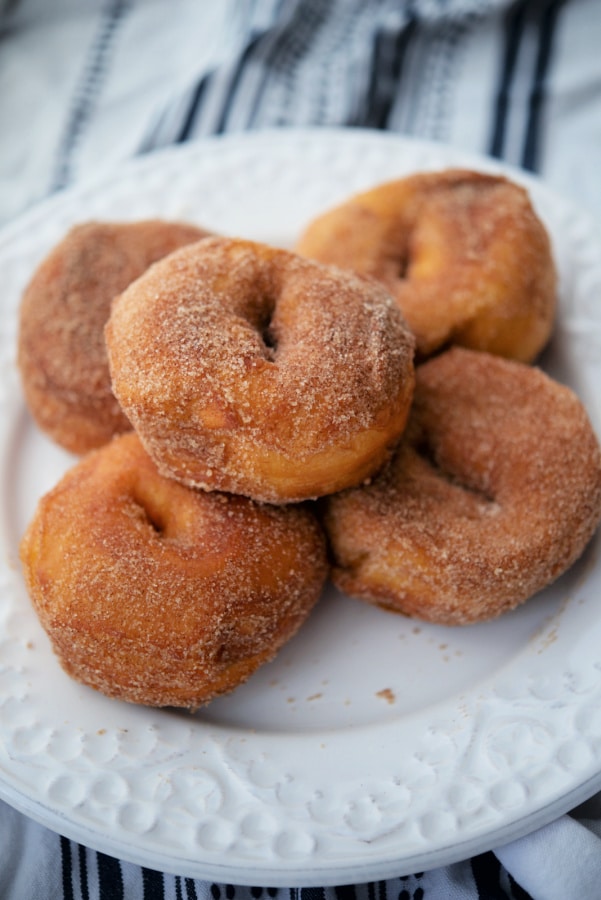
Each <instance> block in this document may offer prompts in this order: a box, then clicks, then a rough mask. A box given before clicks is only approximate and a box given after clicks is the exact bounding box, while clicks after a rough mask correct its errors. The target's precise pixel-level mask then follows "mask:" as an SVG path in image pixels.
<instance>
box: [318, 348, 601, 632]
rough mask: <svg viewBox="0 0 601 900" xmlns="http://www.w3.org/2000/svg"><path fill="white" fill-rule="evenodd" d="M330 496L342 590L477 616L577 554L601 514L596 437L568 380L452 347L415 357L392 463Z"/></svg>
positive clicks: (506, 605) (441, 618) (505, 604)
mask: <svg viewBox="0 0 601 900" xmlns="http://www.w3.org/2000/svg"><path fill="white" fill-rule="evenodd" d="M325 502H326V508H325V511H324V524H325V527H326V533H327V534H328V536H329V540H330V543H331V554H332V560H333V563H332V564H333V580H334V582H335V583H336V584H337V585H338V586H339V587H340V588H341V589H342V590H343V591H345V592H346V593H348V594H350V595H353V596H355V597H359V598H362V599H364V600H367V601H369V602H372V603H375V604H377V605H380V606H383V607H386V608H389V609H391V610H395V611H398V612H402V613H405V614H406V615H408V616H413V617H417V618H421V619H425V620H429V621H432V622H438V623H445V624H463V623H469V622H475V621H479V620H484V619H489V618H493V617H494V616H497V615H499V614H500V613H503V612H504V611H506V610H509V609H511V608H512V607H515V606H516V605H517V604H519V603H521V602H522V601H524V600H526V599H527V598H528V597H530V596H531V595H532V594H534V593H535V592H537V591H538V590H540V589H542V588H543V587H545V586H546V585H547V584H549V583H551V582H552V581H553V580H554V579H555V578H557V577H558V576H559V575H560V574H561V573H562V572H564V571H565V570H566V569H567V568H568V567H569V566H570V565H571V564H572V563H573V562H574V561H575V560H576V559H577V558H578V557H579V556H580V555H581V553H582V552H583V550H584V548H585V546H586V544H587V542H588V541H589V539H590V538H591V536H592V534H593V532H594V530H595V528H596V527H597V524H598V522H599V520H600V517H601V457H600V452H599V445H598V442H597V438H596V437H595V434H594V433H593V429H592V426H591V424H590V422H589V419H588V417H587V414H586V412H585V410H584V408H583V406H582V404H581V402H580V401H579V400H578V398H577V397H576V396H575V394H574V393H573V392H572V391H571V390H570V389H569V388H567V387H565V386H563V385H560V384H558V383H557V382H555V381H553V380H552V379H551V378H549V377H548V376H547V375H545V374H544V373H543V372H541V371H540V370H539V369H537V368H534V367H531V366H528V365H525V364H523V363H517V362H514V361H510V360H505V359H502V358H500V357H495V356H491V355H489V354H486V353H481V352H477V351H471V350H465V349H462V348H452V349H450V350H448V351H446V352H445V353H443V354H441V355H440V356H438V357H435V358H433V359H431V360H429V361H428V362H426V363H424V364H423V365H421V366H418V368H417V384H416V390H415V400H414V405H413V409H412V413H411V416H410V419H409V423H408V425H407V429H406V431H405V435H404V436H403V438H402V440H401V442H400V444H399V447H398V450H397V453H396V455H395V457H394V458H393V460H392V461H391V463H390V465H389V466H388V467H387V468H386V469H385V470H384V471H383V472H382V473H381V474H380V475H379V476H378V477H377V478H376V479H374V480H373V482H372V483H371V484H370V485H369V486H365V487H361V488H357V489H354V490H350V491H346V492H344V493H343V494H340V495H338V496H335V497H332V498H328V499H327V501H325Z"/></svg>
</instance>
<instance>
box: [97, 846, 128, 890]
mask: <svg viewBox="0 0 601 900" xmlns="http://www.w3.org/2000/svg"><path fill="white" fill-rule="evenodd" d="M96 861H97V865H98V897H99V900H124V897H125V895H124V893H123V875H122V873H121V863H120V862H119V860H118V859H113V857H112V856H106V855H105V854H104V853H97V854H96Z"/></svg>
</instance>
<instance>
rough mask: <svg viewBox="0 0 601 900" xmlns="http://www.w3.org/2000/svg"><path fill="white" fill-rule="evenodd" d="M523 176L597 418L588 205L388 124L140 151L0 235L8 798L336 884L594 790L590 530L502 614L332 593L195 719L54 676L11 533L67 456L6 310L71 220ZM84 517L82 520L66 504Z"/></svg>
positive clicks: (216, 225)
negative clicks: (386, 184)
mask: <svg viewBox="0 0 601 900" xmlns="http://www.w3.org/2000/svg"><path fill="white" fill-rule="evenodd" d="M448 165H465V166H470V167H473V168H480V169H485V170H488V171H501V172H506V173H508V174H509V175H510V176H511V177H514V178H516V179H517V180H521V181H522V182H524V183H525V184H526V186H527V187H528V188H529V189H530V191H531V196H532V199H533V201H534V204H535V206H536V207H537V209H538V211H539V213H540V215H541V216H542V217H543V219H544V221H545V222H546V224H547V226H548V228H549V231H550V233H551V236H552V240H553V246H554V250H555V254H556V258H557V263H558V266H559V270H560V282H561V284H560V289H561V298H560V315H559V323H558V327H557V332H556V335H555V338H554V339H553V342H552V344H551V346H550V347H549V349H548V351H547V352H546V354H545V358H544V360H543V364H544V366H545V368H546V369H547V370H548V371H549V372H550V373H551V374H552V375H554V376H555V377H556V378H558V379H559V380H561V381H564V382H567V383H569V384H570V385H571V386H572V387H573V388H574V389H575V390H576V391H577V393H578V394H579V395H580V397H581V398H582V400H583V402H584V403H585V405H586V406H587V408H588V410H589V413H590V416H591V419H592V421H593V424H594V426H595V428H596V429H597V431H598V432H601V401H600V399H599V396H598V393H597V391H596V384H598V383H599V382H598V379H599V377H600V375H601V364H600V362H599V360H601V305H600V304H599V303H598V298H599V296H601V249H600V248H601V242H600V241H599V237H598V235H597V234H596V233H595V230H594V227H593V225H592V224H591V222H589V220H588V219H587V218H585V217H584V216H583V215H582V214H581V213H580V212H579V211H578V210H574V209H573V208H572V207H571V206H570V205H568V204H566V203H565V202H564V201H563V200H561V199H559V198H557V197H556V196H555V195H553V194H552V193H550V192H549V191H548V190H547V189H546V188H545V187H544V186H543V185H541V184H540V183H538V182H537V181H535V180H533V179H530V178H526V177H525V176H523V175H520V174H519V173H517V172H515V171H513V170H509V169H506V168H504V167H501V166H499V165H497V164H494V163H492V162H491V161H490V160H484V159H480V158H474V157H472V156H466V155H465V154H462V153H459V152H455V151H452V150H450V149H447V148H444V147H442V146H440V145H432V144H423V143H417V142H413V141H407V140H405V139H402V138H399V137H396V136H392V135H386V134H379V133H369V132H361V131H352V132H341V131H300V132H299V131H281V132H264V133H257V134H252V135H245V136H240V137H227V138H219V139H214V140H209V141H204V142H200V143H197V144H193V145H189V146H185V147H182V148H178V149H174V150H170V151H167V152H163V153H160V154H157V155H154V156H149V157H146V158H142V159H139V160H136V161H133V162H132V163H131V164H128V165H126V166H124V167H123V168H121V169H120V170H119V171H117V172H115V173H113V174H112V175H110V176H106V177H104V178H103V180H102V181H99V182H97V183H95V184H89V185H86V186H83V187H80V188H78V189H75V190H71V191H68V192H66V193H64V194H62V195H60V196H58V197H54V198H53V199H51V200H50V201H48V202H46V203H44V204H42V205H41V206H39V207H37V208H36V209H35V210H34V211H32V212H31V213H29V214H28V215H26V216H25V217H24V218H22V219H20V220H19V221H17V222H16V223H15V224H14V225H13V226H12V227H10V228H9V229H7V230H5V231H4V232H2V234H0V270H1V272H2V302H3V304H4V307H3V310H2V312H3V315H2V319H1V327H0V369H1V372H0V375H1V377H0V472H1V479H2V481H1V495H0V496H1V506H0V546H1V552H2V557H1V559H0V625H1V630H0V796H2V797H3V798H4V799H5V800H6V801H7V802H9V803H11V804H12V805H13V806H15V807H17V808H18V809H20V810H22V811H23V812H25V813H27V814H28V815H30V816H31V817H33V818H35V819H36V820H38V821H39V822H41V823H43V824H45V825H47V826H49V827H50V828H52V829H55V830H57V831H60V832H61V833H63V834H65V835H67V836H69V837H72V838H74V839H76V840H79V841H81V842H83V843H86V844H88V845H89V846H92V847H95V848H96V849H99V850H103V851H104V852H106V853H109V854H112V855H115V856H120V857H121V858H123V859H127V860H131V861H133V862H137V863H141V864H143V865H147V866H150V867H151V868H155V869H163V870H164V871H168V872H174V873H179V874H181V875H186V876H190V877H201V878H206V879H214V880H218V881H225V882H229V883H235V884H248V885H251V884H262V885H272V886H294V885H304V886H310V885H336V884H344V883H350V882H363V881H368V880H371V879H376V878H385V877H392V876H394V875H402V874H407V873H409V872H414V871H418V870H422V869H426V868H431V867H433V866H436V865H441V864H443V863H447V862H452V861H456V860H458V859H461V858H464V857H466V856H468V855H469V854H472V853H475V852H480V851H483V850H486V849H490V848H491V847H494V846H498V845H500V844H502V843H505V842H506V841H508V840H510V839H512V838H514V837H517V836H519V835H521V834H523V833H525V832H527V831H529V830H531V829H533V828H535V827H537V826H539V825H542V824H544V823H546V822H548V821H550V820H551V819H552V818H554V817H555V816H557V815H558V814H560V813H562V812H564V811H566V810H568V809H569V808H571V807H572V806H573V805H575V804H576V803H578V802H579V801H581V800H584V799H585V798H586V797H588V796H589V795H591V794H592V793H593V792H594V791H596V790H598V789H599V788H601V655H600V654H599V647H601V592H600V588H601V567H600V564H599V542H598V539H594V540H593V542H592V543H591V545H590V546H589V548H588V549H587V551H586V553H585V554H584V556H583V558H582V559H581V560H580V561H579V563H577V564H576V565H575V566H574V567H573V569H572V570H571V571H570V572H569V573H567V574H566V575H565V576H564V577H563V578H561V579H560V580H559V581H558V582H557V583H556V584H555V585H553V586H552V587H551V588H549V589H548V590H546V591H544V592H542V593H541V594H539V595H537V596H536V597H534V598H532V600H530V601H529V602H528V603H526V604H525V605H524V606H522V607H521V608H520V609H518V610H516V611H515V612H513V613H511V614H509V615H506V616H505V617H503V618H501V619H499V620H498V621H496V622H491V623H486V624H482V625H477V626H472V627H468V628H463V629H460V628H459V629H450V628H443V627H437V626H430V625H426V624H421V623H416V622H413V621H410V620H407V619H404V618H402V617H397V616H394V615H392V614H390V613H385V612H383V611H380V610H377V609H375V608H371V607H367V606H365V605H362V604H360V603H357V602H355V601H352V600H349V599H348V598H345V597H342V596H340V595H338V594H337V593H336V592H335V591H334V590H333V589H329V590H328V591H327V592H326V594H325V595H324V597H323V599H322V601H321V602H320V604H319V605H318V607H317V608H316V609H315V611H314V614H313V615H312V617H311V618H310V620H309V621H308V623H306V625H305V626H304V627H303V629H301V632H300V633H299V634H298V635H297V637H296V638H295V639H294V640H293V641H292V642H291V643H290V644H288V645H287V646H286V647H285V648H284V650H283V651H282V652H281V653H280V655H279V656H278V658H277V659H276V660H275V661H274V662H273V663H271V664H269V665H267V666H265V667H264V668H263V669H261V670H259V672H257V673H256V674H255V676H253V678H252V679H251V680H250V681H249V682H248V683H247V684H246V685H244V686H243V687H241V688H240V689H238V690H237V691H236V692H234V693H233V694H231V695H230V696H228V697H226V698H223V699H220V700H218V701H215V702H214V703H212V704H211V705H210V706H208V707H206V708H205V709H203V710H201V711H200V712H198V713H197V714H195V715H190V714H187V713H178V712H175V711H171V710H149V709H145V708H138V707H135V706H132V705H128V704H123V703H119V702H117V701H113V700H108V699H107V698H105V697H103V696H101V695H99V694H97V693H95V692H94V691H92V690H89V689H87V688H84V687H82V686H80V685H78V684H76V683H74V682H72V681H71V680H70V679H69V678H68V677H67V676H66V675H65V674H64V673H63V672H62V670H61V669H60V667H59V665H58V663H57V661H56V660H55V658H54V656H53V654H52V651H51V650H50V647H49V644H48V641H47V639H46V636H45V634H44V633H43V631H42V630H41V628H40V626H39V624H38V622H37V619H36V617H35V615H34V613H33V611H32V609H31V607H30V604H29V600H28V598H27V595H26V592H25V588H24V585H23V582H22V578H21V575H20V571H19V564H18V556H17V553H18V543H19V539H20V536H21V534H22V532H23V530H24V528H25V526H26V524H27V522H28V520H29V518H30V517H31V515H32V513H33V510H34V508H35V504H36V502H37V499H38V498H39V496H40V495H41V494H42V493H43V492H44V491H46V490H47V489H49V488H50V487H52V486H53V485H54V483H55V482H56V481H57V480H58V478H59V477H60V475H61V474H62V473H63V472H64V471H65V469H66V468H67V467H68V466H69V465H71V464H72V462H73V459H72V458H71V457H69V455H68V454H66V453H64V452H62V451H61V450H59V449H58V448H56V447H54V446H53V445H52V444H51V443H50V442H49V441H48V440H47V439H46V438H44V437H43V436H42V435H41V434H40V433H39V432H38V431H37V429H36V428H35V427H34V425H33V424H32V422H31V420H30V419H29V417H28V414H27V412H26V410H25V407H24V404H23V399H22V396H21V392H20V386H19V379H18V376H17V373H16V370H15V364H14V357H15V341H16V311H17V309H18V304H19V298H20V295H21V291H22V289H23V286H24V285H25V283H26V281H27V280H28V278H29V277H30V275H31V273H32V270H33V268H34V266H35V265H36V264H37V262H38V261H39V260H40V259H41V258H42V256H43V255H44V254H45V253H46V252H47V251H48V250H49V248H50V247H51V246H52V245H53V244H54V243H55V242H56V241H57V240H59V239H60V238H61V237H62V235H63V233H64V231H65V230H66V229H67V227H69V226H70V225H71V224H74V223H76V222H78V221H84V220H88V219H92V218H98V219H137V218H141V217H144V216H150V215H152V216H157V215H158V216H163V217H165V218H182V219H188V220H192V221H196V222H198V223H199V224H202V225H204V226H206V227H208V228H211V229H214V230H216V231H218V232H223V233H226V234H230V235H241V236H245V237H250V238H255V239H258V240H263V241H267V242H272V243H275V244H278V245H281V246H291V245H292V243H293V242H294V240H295V238H296V236H297V234H298V233H299V232H300V230H301V229H302V228H303V226H304V225H305V224H306V223H307V222H308V221H309V220H310V218H311V217H312V216H314V215H315V214H316V213H318V212H319V211H321V210H323V209H325V208H327V207H328V206H330V205H331V204H333V203H335V202H337V201H339V200H342V199H343V198H345V197H346V196H348V195H349V194H350V193H352V192H354V191H356V190H359V189H363V188H365V187H368V186H370V185H372V184H376V183H378V182H380V181H383V180H385V179H388V178H392V177H395V176H400V175H403V174H406V173H409V172H411V171H414V170H418V169H422V170H423V169H435V168H441V167H445V166H448ZM82 527H85V523H82Z"/></svg>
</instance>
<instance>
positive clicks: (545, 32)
mask: <svg viewBox="0 0 601 900" xmlns="http://www.w3.org/2000/svg"><path fill="white" fill-rule="evenodd" d="M563 4H564V0H551V2H550V3H548V4H547V7H546V9H545V10H544V12H543V16H542V20H541V22H540V26H539V28H540V34H539V45H538V56H537V59H536V68H535V71H534V81H533V84H532V90H531V92H530V98H529V107H528V125H527V127H526V137H525V140H524V150H523V155H522V165H523V167H524V168H525V169H529V170H530V171H531V172H536V171H538V169H539V165H540V160H539V143H540V132H541V124H542V121H541V120H542V115H543V108H544V102H545V97H546V79H547V73H548V71H549V65H550V62H551V57H552V53H553V38H554V35H555V30H556V26H557V20H558V16H559V11H560V9H561V7H562V6H563Z"/></svg>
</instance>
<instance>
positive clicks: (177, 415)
mask: <svg viewBox="0 0 601 900" xmlns="http://www.w3.org/2000/svg"><path fill="white" fill-rule="evenodd" d="M106 339H107V346H108V351H109V362H110V368H111V374H112V383H113V390H114V392H115V395H116V396H117V397H118V399H119V401H120V403H121V405H122V407H123V409H124V410H125V412H126V413H127V415H128V417H129V419H130V421H131V422H132V424H133V426H134V428H135V429H136V431H137V433H138V434H139V435H140V438H141V440H142V442H143V443H144V445H145V447H146V449H147V450H148V452H149V453H150V455H151V456H152V458H153V459H154V460H155V462H156V463H157V465H158V467H159V469H160V470H161V471H162V472H163V473H164V474H167V475H170V476H172V477H174V478H177V479H178V480H180V481H181V482H183V483H184V484H187V485H189V486H195V487H201V488H203V489H205V490H225V491H230V492H232V493H238V494H243V495H246V496H250V497H252V498H254V499H256V500H261V501H266V502H271V503H286V502H292V501H294V502H297V501H301V500H305V499H309V498H313V497H317V496H321V495H323V494H327V493H331V492H333V491H336V490H339V489H341V488H344V487H348V486H349V485H352V484H358V483H360V482H361V481H363V480H364V479H365V478H367V477H368V476H370V475H371V474H373V472H375V471H376V470H377V469H378V468H379V467H380V466H381V465H382V464H383V462H384V461H385V460H386V459H387V458H388V456H389V454H390V449H391V447H392V446H393V445H394V444H395V442H396V441H397V440H398V438H399V436H400V434H401V433H402V431H403V429H404V426H405V423H406V418H407V414H408V410H409V406H410V402H411V397H412V394H413V386H414V367H413V353H414V340H413V336H412V335H411V334H410V332H409V331H408V329H407V327H406V325H405V322H404V320H403V317H402V315H401V313H400V311H399V309H398V307H397V306H396V304H395V303H394V300H393V299H392V298H391V297H390V296H389V294H388V292H387V291H385V290H384V288H382V287H381V286H380V285H378V284H376V283H375V282H371V281H367V280H365V279H362V278H360V277H357V276H356V275H354V274H353V273H350V272H342V271H339V270H337V269H334V268H331V267H326V266H322V265H320V264H319V263H315V262H312V261H309V260H304V259H301V258H300V257H298V256H296V255H295V254H293V253H289V252H287V251H285V250H280V249H276V248H274V247H268V246H266V245H263V244H258V243H253V242H251V241H245V240H237V239H226V238H209V239H207V240H205V241H202V242H200V243H198V244H195V245H194V246H191V247H187V248H184V249H182V250H179V251H177V252H176V253H174V254H172V255H171V256H170V257H168V258H167V259H165V260H163V261H162V262H160V263H158V264H157V265H156V266H154V267H153V268H152V269H151V270H149V271H148V272H147V273H145V274H144V275H142V276H141V277H140V278H139V279H138V280H137V281H136V282H134V283H133V284H132V285H130V287H129V288H128V289H127V290H126V291H125V292H124V293H123V294H121V296H120V297H118V298H117V299H116V300H115V302H114V304H113V309H112V313H111V317H110V320H109V322H108V325H107V328H106Z"/></svg>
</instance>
